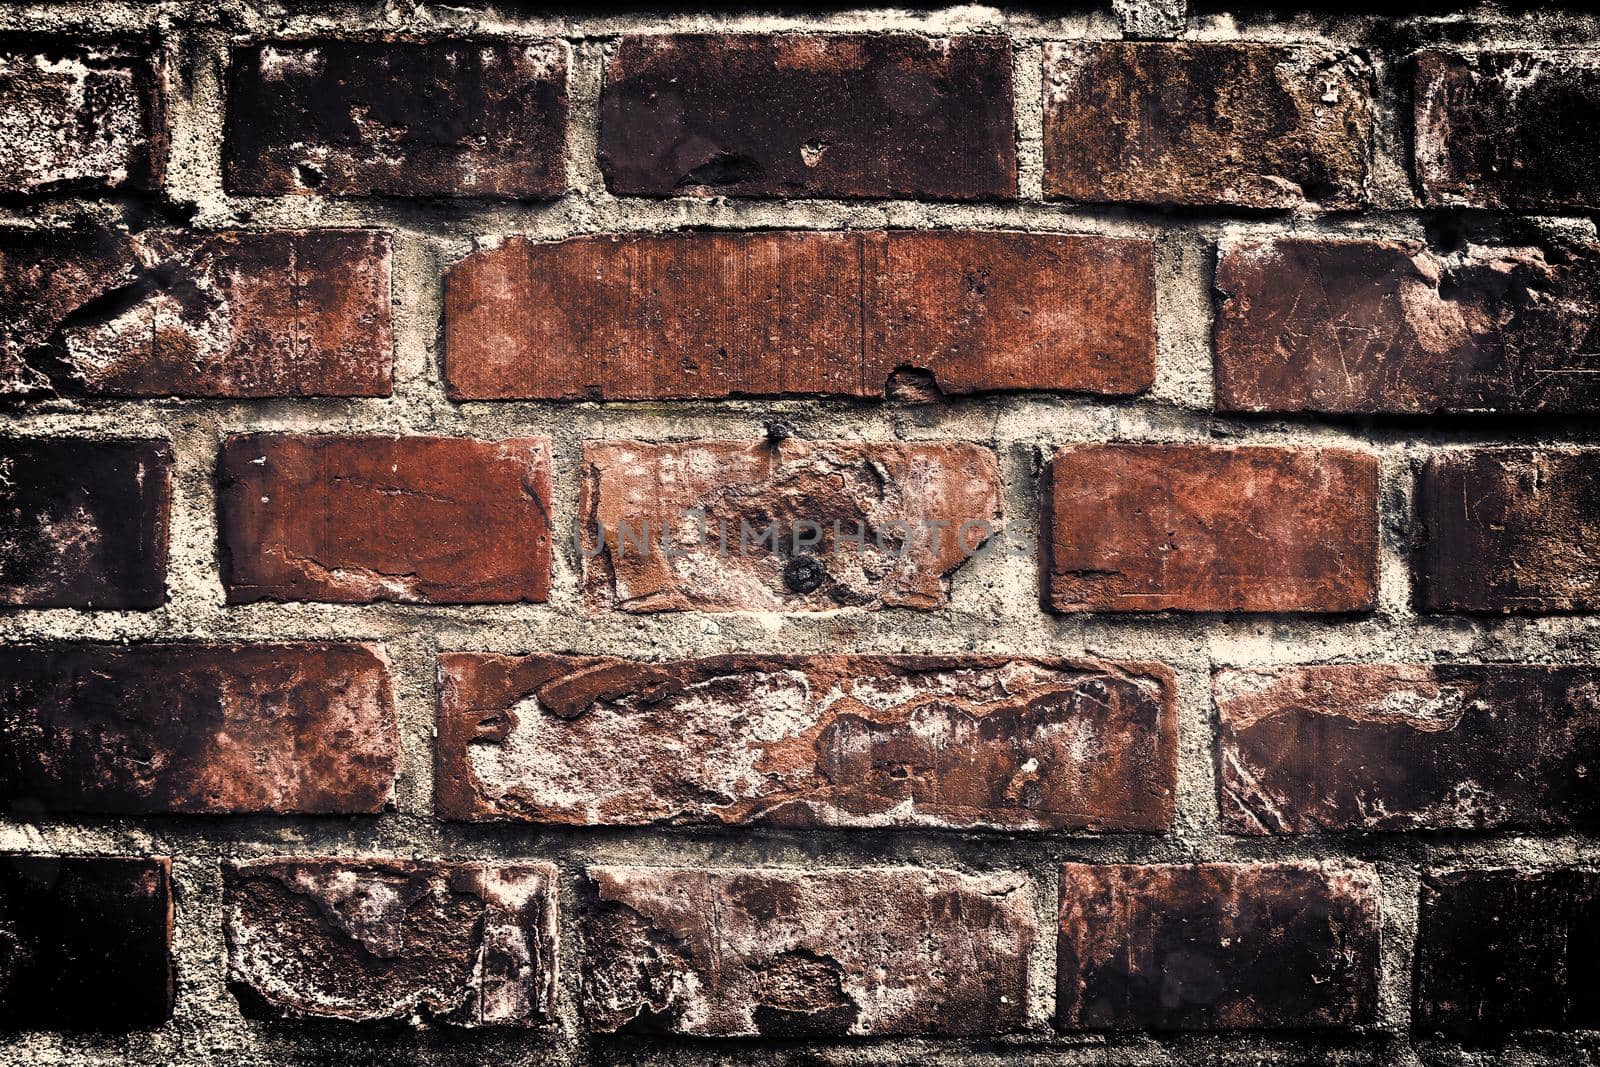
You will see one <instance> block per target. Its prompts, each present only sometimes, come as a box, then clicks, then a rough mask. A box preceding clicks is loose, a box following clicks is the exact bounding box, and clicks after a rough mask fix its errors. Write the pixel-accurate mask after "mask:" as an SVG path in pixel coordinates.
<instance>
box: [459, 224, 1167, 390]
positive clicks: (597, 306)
mask: <svg viewBox="0 0 1600 1067" xmlns="http://www.w3.org/2000/svg"><path fill="white" fill-rule="evenodd" d="M445 348H446V363H445V371H446V378H447V381H448V383H449V387H450V394H451V396H452V397H453V398H454V399H457V400H499V399H507V398H512V397H532V398H536V399H553V400H573V399H590V400H646V399H679V398H716V397H727V396H783V395H796V396H811V395H817V394H825V395H842V396H882V395H884V394H885V392H887V391H889V389H890V385H891V379H893V378H894V376H895V375H896V373H897V372H901V371H911V372H914V373H915V372H925V373H926V374H930V375H932V377H933V379H934V383H935V386H936V388H938V389H939V390H941V391H943V392H946V393H975V392H989V391H995V390H1010V389H1058V390H1066V391H1076V392H1092V393H1106V394H1113V395H1124V394H1129V393H1135V392H1138V391H1140V390H1142V389H1145V388H1147V387H1148V386H1149V385H1150V383H1151V381H1152V380H1153V379H1154V377H1155V269H1154V257H1153V247H1152V245H1151V244H1150V242H1148V241H1143V240H1122V239H1117V238H1108V237H1090V236H1075V235H1066V234H1030V233H1008V232H996V231H964V232H963V231H944V230H940V231H929V232H916V231H899V230H896V231H888V232H880V233H868V234H843V233H802V232H787V233H676V234H668V235H645V236H605V237H578V238H572V239H570V240H565V241H553V242H534V241H529V240H527V239H525V238H511V239H509V240H507V241H506V242H505V243H504V244H502V245H500V246H498V247H496V248H493V249H490V250H486V251H481V252H478V253H475V254H474V255H472V256H470V257H469V258H468V259H466V260H465V261H463V262H462V263H460V264H458V265H457V266H456V267H455V268H454V269H452V270H451V272H450V275H449V278H448V280H447V283H446V290H445Z"/></svg>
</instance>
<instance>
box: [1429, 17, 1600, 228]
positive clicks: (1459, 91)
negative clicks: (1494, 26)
mask: <svg viewBox="0 0 1600 1067" xmlns="http://www.w3.org/2000/svg"><path fill="white" fill-rule="evenodd" d="M1412 99H1413V102H1414V107H1415V118H1416V137H1415V154H1416V166H1417V178H1418V180H1419V181H1420V182H1421V185H1422V194H1423V199H1424V200H1425V201H1426V202H1427V203H1429V204H1442V205H1456V206H1465V207H1480V208H1511V209H1514V210H1524V211H1537V210H1553V211H1554V210H1569V209H1570V210H1576V211H1594V210H1597V209H1600V193H1597V192H1596V190H1595V183H1594V160H1595V156H1596V155H1600V132H1597V131H1596V128H1595V123H1594V115H1595V110H1596V109H1597V108H1600V50H1595V49H1580V48H1560V49H1539V50H1528V49H1508V50H1494V51H1472V52H1445V51H1429V52H1423V53H1422V54H1421V55H1419V56H1418V57H1417V60H1416V82H1415V85H1414V87H1413V96H1412Z"/></svg>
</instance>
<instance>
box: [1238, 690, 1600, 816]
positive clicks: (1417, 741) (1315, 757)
mask: <svg viewBox="0 0 1600 1067" xmlns="http://www.w3.org/2000/svg"><path fill="white" fill-rule="evenodd" d="M1212 691H1213V694H1214V696H1215V699H1216V705H1217V713H1218V717H1219V720H1220V729H1221V733H1220V736H1219V738H1218V746H1217V779H1218V790H1219V799H1220V801H1221V804H1222V817H1223V822H1224V823H1225V824H1226V825H1227V827H1228V829H1229V830H1230V831H1232V832H1234V833H1247V834H1282V833H1319V832H1323V831H1329V830H1416V829H1456V830H1469V829H1484V828H1536V829H1537V828H1551V827H1564V826H1575V825H1576V826H1587V825H1592V824H1595V823H1596V822H1600V795H1597V794H1596V791H1595V788H1594V785H1593V783H1592V781H1591V780H1590V775H1591V774H1592V773H1593V769H1594V768H1597V767H1600V672H1597V671H1596V670H1595V669H1594V668H1592V667H1536V666H1502V665H1496V666H1476V665H1468V664H1460V665H1457V664H1430V665H1418V666H1410V665H1406V666H1388V665H1370V664H1341V665H1333V666H1313V667H1278V668H1266V669H1252V670H1224V671H1219V672H1217V674H1216V675H1215V676H1214V677H1213V679H1212Z"/></svg>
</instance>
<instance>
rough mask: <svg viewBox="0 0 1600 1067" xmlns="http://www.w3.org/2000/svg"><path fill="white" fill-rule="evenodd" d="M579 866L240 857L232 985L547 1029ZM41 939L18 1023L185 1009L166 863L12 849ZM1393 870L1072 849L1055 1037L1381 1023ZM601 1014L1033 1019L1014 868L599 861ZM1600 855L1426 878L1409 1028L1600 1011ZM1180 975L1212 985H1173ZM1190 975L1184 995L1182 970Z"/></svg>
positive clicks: (349, 1011)
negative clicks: (564, 906)
mask: <svg viewBox="0 0 1600 1067" xmlns="http://www.w3.org/2000/svg"><path fill="white" fill-rule="evenodd" d="M558 881H559V875H558V872H557V871H556V869H555V867H554V866H553V865H550V864H547V863H537V862H499V861H488V862H485V861H469V862H431V861H416V860H383V859H364V858H362V859H345V858H333V857H304V858H271V859H256V860H246V861H225V862H224V863H223V866H222V887H223V888H222V892H223V919H222V922H223V925H224V932H225V934H226V939H227V944H228V968H227V975H228V981H229V985H230V987H231V988H232V989H233V991H234V992H235V994H236V995H237V997H238V999H239V1003H240V1006H241V1008H242V1009H243V1011H244V1012H245V1013H246V1014H247V1015H250V1016H254V1017H261V1018H267V1019H277V1018H286V1019H319V1018H322V1019H337V1020H341V1021H346V1022H381V1021H390V1020H416V1021H428V1022H436V1023H442V1024H446V1025H454V1026H466V1027H519V1028H538V1027H545V1026H549V1025H551V1024H552V1023H553V1022H554V1020H555V1019H556V1012H557V1004H558V997H559V995H560V994H559V992H558V990H559V966H560V962H561V955H562V953H561V949H560V946H559V941H560V938H559V937H558V934H557V922H556V914H557V911H558V907H559V903H558V900H557V897H558ZM0 884H3V886H4V889H5V893H6V899H7V902H8V914H9V917H10V918H11V919H12V921H13V929H14V930H15V931H17V936H19V937H20V938H22V939H23V940H24V941H25V944H23V945H19V946H17V947H18V948H20V949H23V950H24V951H19V952H16V953H14V954H13V955H11V956H10V957H8V959H7V961H6V964H7V965H8V966H9V969H10V971H11V973H10V974H9V975H8V977H9V978H10V979H11V981H10V982H8V983H7V985H6V986H5V988H4V990H3V992H0V1013H3V1017H4V1018H5V1019H6V1020H7V1022H8V1023H9V1022H14V1021H17V1020H21V1021H23V1022H24V1024H25V1025H28V1026H30V1027H35V1028H37V1027H45V1026H55V1027H76V1026H90V1027H93V1028H99V1029H106V1028H133V1027H139V1026H148V1025H155V1024H157V1023H159V1022H160V1021H161V1020H163V1019H165V1018H166V1017H167V1016H168V1015H169V1014H170V1012H171V1010H172V1002H173V999H174V997H173V976H172V963H171V958H170V949H169V941H170V936H171V922H172V914H173V901H172V895H171V874H170V869H169V864H168V861H167V860H165V859H161V858H150V859H142V858H132V857H70V856H69V857H54V856H30V857H16V856H9V857H0ZM1378 889H1379V880H1378V876H1377V873H1376V872H1375V871H1374V870H1373V869H1372V868H1370V867H1367V866H1365V865H1360V864H1351V865H1347V866H1318V865H1314V864H1309V863H1279V864H1217V863H1207V864H1174V865H1137V864H1105V865H1098V864H1081V863H1072V864H1067V865H1065V866H1064V867H1063V868H1062V869H1061V893H1060V903H1059V933H1058V944H1057V950H1056V964H1055V985H1056V998H1055V1014H1054V1022H1055V1025H1056V1027H1057V1028H1059V1029H1062V1030H1066V1031H1083V1030H1119V1029H1168V1030H1182V1029H1243V1028H1248V1029H1288V1028H1295V1029H1300V1028H1317V1029H1322V1028H1362V1027H1373V1026H1376V1024H1377V1023H1378V1019H1377V1001H1378V983H1379V976H1380V972H1381V962H1380V958H1379V945H1380V940H1381V937H1380V915H1381V910H1382V909H1381V906H1380V901H1379V896H1378ZM580 892H581V895H582V897H583V899H582V902H581V906H580V911H581V917H580V924H579V929H580V930H581V943H582V956H583V974H582V980H581V986H580V989H581V992H580V994H579V999H580V1003H581V1011H582V1013H583V1018H584V1021H585V1023H586V1024H587V1025H588V1026H589V1027H590V1028H591V1029H594V1030H597V1031H600V1032H617V1031H637V1030H642V1031H655V1032H668V1033H677V1034H683V1035H689V1036H698V1037H748V1036H756V1035H763V1036H768V1037H788V1038H797V1037H799V1038H816V1037H830V1036H904V1035H914V1036H915V1035H929V1036H951V1035H973V1034H997V1033H1007V1032H1016V1031H1021V1030H1024V1029H1029V1028H1032V1027H1034V1026H1036V1025H1037V1023H1036V1020H1035V1019H1034V1017H1033V1016H1034V1013H1033V1010H1032V1009H1031V1007H1030V1004H1031V999H1032V998H1031V995H1030V989H1029V973H1030V969H1031V961H1030V956H1031V954H1032V951H1033V947H1034V944H1035V941H1036V939H1037V937H1038V933H1039V931H1038V920H1037V915H1036V910H1035V909H1036V905H1035V900H1036V894H1037V888H1036V886H1035V884H1034V882H1033V880H1032V879H1031V878H1030V877H1029V876H1028V875H1026V874H1024V873H1021V872H1012V871H1000V872H992V873H984V874H966V873H960V872H956V871H951V870H940V869H923V868H904V867H859V868H850V869H820V870H793V869H784V868H718V867H710V868H695V869H689V868H674V867H638V866H630V867H590V868H588V869H587V870H586V871H585V872H584V876H583V886H582V889H581V891H580ZM1597 903H1600V875H1597V874H1596V873H1595V872H1593V871H1584V870H1578V869H1573V868H1557V869H1547V870H1458V871H1439V872H1434V873H1431V874H1427V875H1425V876H1424V879H1423V884H1422V890H1421V913H1420V922H1419V933H1418V942H1417V950H1416V964H1415V983H1414V994H1413V997H1414V1003H1413V1027H1414V1028H1415V1029H1416V1030H1418V1031H1421V1032H1440V1031H1442V1032H1447V1033H1454V1034H1465V1035H1480V1034H1486V1033H1492V1032H1497V1031H1503V1030H1506V1029H1513V1028H1524V1027H1539V1028H1545V1029H1572V1028H1579V1027H1583V1026H1585V1025H1587V1024H1589V1023H1592V1022H1593V1018H1594V1016H1593V1012H1594V1010H1595V1008H1596V1006H1597V1004H1596V1000H1595V997H1596V992H1595V985H1596V983H1595V981H1594V980H1595V978H1597V977H1600V973H1597V966H1600V965H1597V963H1596V959H1597V957H1596V955H1595V954H1594V952H1593V951H1592V950H1593V948H1594V947H1595V946H1596V944H1597V940H1596V939H1597V937H1600V922H1597V919H1596V916H1595V905H1596V904H1597ZM1171 968H1179V969H1182V970H1183V972H1184V973H1185V974H1192V973H1194V972H1195V971H1197V970H1198V971H1200V972H1203V973H1205V974H1207V975H1209V976H1210V978H1211V980H1210V981H1198V980H1185V981H1184V982H1183V983H1182V984H1181V985H1178V986H1176V987H1175V986H1174V985H1173V984H1172V983H1171V982H1170V981H1167V980H1164V976H1165V975H1166V974H1167V973H1169V971H1170V969H1171ZM1174 988H1177V989H1181V990H1182V995H1176V996H1175V995H1173V992H1172V991H1173V989H1174Z"/></svg>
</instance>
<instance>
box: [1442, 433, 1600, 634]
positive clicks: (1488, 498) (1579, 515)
mask: <svg viewBox="0 0 1600 1067" xmlns="http://www.w3.org/2000/svg"><path fill="white" fill-rule="evenodd" d="M1417 512H1418V517H1419V519H1420V522H1421V529H1420V530H1419V531H1418V537H1419V540H1420V547H1419V548H1418V550H1417V553H1416V558H1415V577H1416V586H1417V594H1416V595H1417V606H1418V608H1419V609H1421V610H1422V611H1430V612H1449V611H1469V612H1552V611H1594V610H1596V609H1600V452H1596V451H1594V450H1588V449H1584V450H1566V451H1562V450H1554V449H1532V448H1497V449H1473V450H1467V451H1458V452H1448V453H1444V454H1441V455H1437V456H1434V457H1433V458H1432V459H1430V460H1428V462H1427V463H1426V464H1425V465H1424V466H1423V468H1422V477H1421V479H1420V482H1419V484H1418V487H1417Z"/></svg>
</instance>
